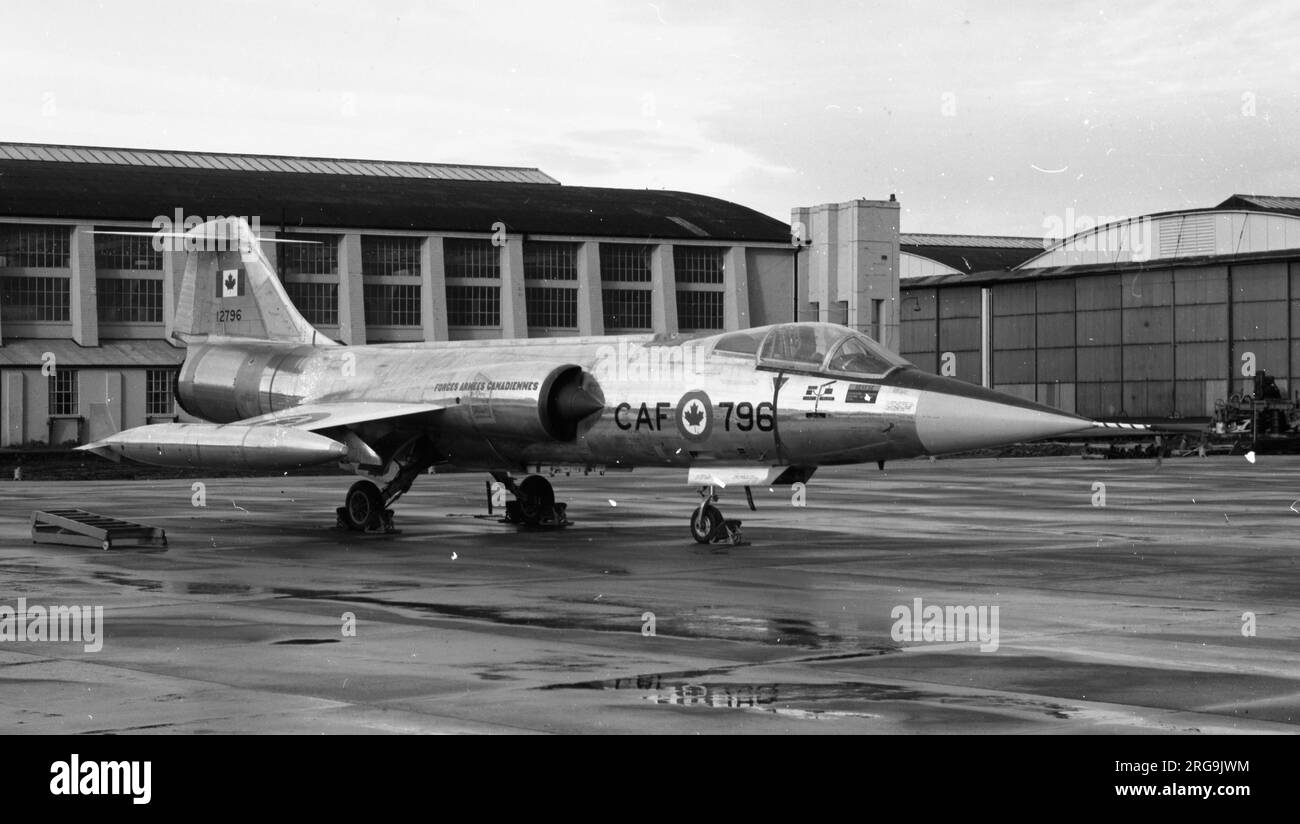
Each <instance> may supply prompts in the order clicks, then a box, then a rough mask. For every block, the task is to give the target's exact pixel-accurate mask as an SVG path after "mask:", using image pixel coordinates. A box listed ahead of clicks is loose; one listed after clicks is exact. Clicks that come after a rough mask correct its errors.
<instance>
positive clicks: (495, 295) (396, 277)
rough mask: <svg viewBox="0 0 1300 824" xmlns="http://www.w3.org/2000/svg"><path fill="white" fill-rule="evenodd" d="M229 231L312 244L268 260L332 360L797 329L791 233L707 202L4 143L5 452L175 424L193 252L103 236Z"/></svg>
mask: <svg viewBox="0 0 1300 824" xmlns="http://www.w3.org/2000/svg"><path fill="white" fill-rule="evenodd" d="M231 215H241V216H245V217H247V218H249V219H250V222H252V221H253V220H254V219H255V220H256V221H257V225H255V228H256V229H257V230H258V231H259V234H261V235H262V236H265V237H271V238H275V237H281V238H284V237H288V238H296V239H307V240H314V241H318V242H317V243H313V244H273V245H271V244H268V248H267V253H268V255H269V256H271V258H272V260H276V262H277V269H278V271H279V274H280V276H281V278H282V279H283V280H284V283H285V286H286V290H287V291H288V294H289V296H290V298H291V299H292V300H293V301H294V302H295V304H296V305H297V306H298V308H299V309H300V311H302V312H303V314H304V315H305V316H306V317H307V319H308V320H309V321H311V322H312V323H313V324H314V325H316V326H317V328H319V329H320V331H321V332H322V333H324V334H326V335H329V336H331V337H333V338H335V339H336V340H339V341H342V342H344V343H350V344H360V343H379V342H388V341H420V340H465V339H478V338H502V337H505V338H512V337H538V336H560V335H600V334H615V333H630V332H651V331H653V332H660V333H666V334H673V333H678V332H683V333H687V332H701V331H709V330H722V329H737V328H743V327H747V326H753V325H761V324H765V323H772V322H776V321H778V320H788V319H789V318H790V317H791V316H792V315H793V313H794V302H795V294H794V286H793V283H792V281H791V279H790V278H789V277H788V276H787V273H788V272H789V271H790V270H791V268H792V266H793V257H794V253H793V247H792V245H791V243H790V230H789V226H788V225H787V224H785V223H784V222H782V221H780V220H776V219H774V218H771V217H768V216H766V215H763V214H760V213H758V212H756V211H754V210H752V209H748V208H745V207H743V206H739V205H737V204H734V203H729V202H726V201H723V200H718V199H716V198H711V197H705V196H703V195H697V194H689V193H683V192H668V191H653V190H637V189H606V188H591V187H578V186H562V185H559V184H558V182H557V181H556V180H555V179H554V178H552V177H550V176H549V175H546V174H545V173H543V172H541V171H539V170H537V169H526V168H505V167H493V166H457V165H446V164H431V163H392V162H378V161H363V160H330V159H313V158H299V157H275V156H260V155H259V156H251V155H233V154H212V153H196V152H164V151H143V150H135V149H105V148H89V147H75V146H48V145H36V144H13V143H7V144H0V447H10V446H19V445H24V444H37V443H48V444H64V443H68V442H71V441H76V442H86V441H88V440H93V439H95V438H98V437H101V436H103V435H106V434H109V433H111V432H113V431H116V430H118V429H123V428H127V427H131V426H138V425H143V424H145V423H149V422H160V421H166V420H176V419H181V418H183V415H182V413H180V411H179V410H178V409H177V408H176V405H175V402H174V398H173V390H172V383H173V380H174V376H175V374H176V371H177V368H178V367H179V364H180V362H181V361H182V360H183V358H184V350H183V349H180V348H176V347H174V346H173V345H172V344H171V343H169V342H168V340H167V339H168V336H169V326H170V324H171V321H172V314H173V311H174V303H175V299H174V295H175V294H176V292H177V289H178V288H179V280H180V277H181V276H182V275H183V273H184V254H183V253H179V252H176V253H174V252H170V251H162V252H159V251H156V250H155V249H154V248H153V243H152V241H153V240H154V239H153V238H151V237H148V236H126V235H112V234H102V233H97V230H98V231H99V232H104V231H114V230H116V231H123V230H126V231H131V230H136V231H153V230H154V229H157V228H160V227H161V228H165V229H166V228H171V227H172V226H173V225H175V226H176V228H178V229H179V228H180V227H181V226H183V224H184V220H185V218H187V217H189V216H198V217H202V218H206V217H212V216H231ZM895 280H896V279H895ZM43 367H44V368H43Z"/></svg>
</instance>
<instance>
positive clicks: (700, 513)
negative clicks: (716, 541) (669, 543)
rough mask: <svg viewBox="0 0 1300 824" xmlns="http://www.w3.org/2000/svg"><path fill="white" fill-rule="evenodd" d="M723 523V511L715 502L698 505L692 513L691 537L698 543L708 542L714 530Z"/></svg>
mask: <svg viewBox="0 0 1300 824" xmlns="http://www.w3.org/2000/svg"><path fill="white" fill-rule="evenodd" d="M721 525H722V513H721V512H719V511H718V508H717V507H716V506H714V505H713V504H710V503H706V504H704V505H703V506H699V507H696V509H695V511H694V512H692V513H691V537H692V538H694V539H695V540H696V542H697V543H701V544H707V543H709V541H710V540H711V539H712V537H713V532H714V530H716V529H717V528H718V527H719V526H721Z"/></svg>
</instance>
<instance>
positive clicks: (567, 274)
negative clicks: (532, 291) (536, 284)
mask: <svg viewBox="0 0 1300 824" xmlns="http://www.w3.org/2000/svg"><path fill="white" fill-rule="evenodd" d="M524 277H525V278H527V279H529V280H573V281H576V280H577V279H578V244H576V243H555V242H551V241H533V240H528V241H524Z"/></svg>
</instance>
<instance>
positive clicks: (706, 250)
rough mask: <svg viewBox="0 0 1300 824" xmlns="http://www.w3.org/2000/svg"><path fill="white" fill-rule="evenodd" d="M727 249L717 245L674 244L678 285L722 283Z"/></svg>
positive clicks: (674, 267) (674, 265)
mask: <svg viewBox="0 0 1300 824" xmlns="http://www.w3.org/2000/svg"><path fill="white" fill-rule="evenodd" d="M726 251H727V250H726V249H723V248H720V247H716V246H674V247H673V269H674V270H676V272H677V285H679V286H680V285H681V284H683V283H716V284H718V285H719V286H721V285H722V275H723V268H724V261H725V260H726Z"/></svg>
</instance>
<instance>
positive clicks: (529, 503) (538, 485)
mask: <svg viewBox="0 0 1300 824" xmlns="http://www.w3.org/2000/svg"><path fill="white" fill-rule="evenodd" d="M515 498H516V499H517V500H518V501H519V515H520V518H522V520H523V522H524V523H526V524H528V525H530V526H537V525H538V524H539V523H541V522H542V519H543V518H553V517H554V512H555V488H554V487H552V486H551V482H550V481H548V480H546V479H545V478H543V477H542V476H541V475H529V476H528V477H527V478H524V480H523V481H522V482H521V483H520V484H519V491H518V492H516V493H515Z"/></svg>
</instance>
